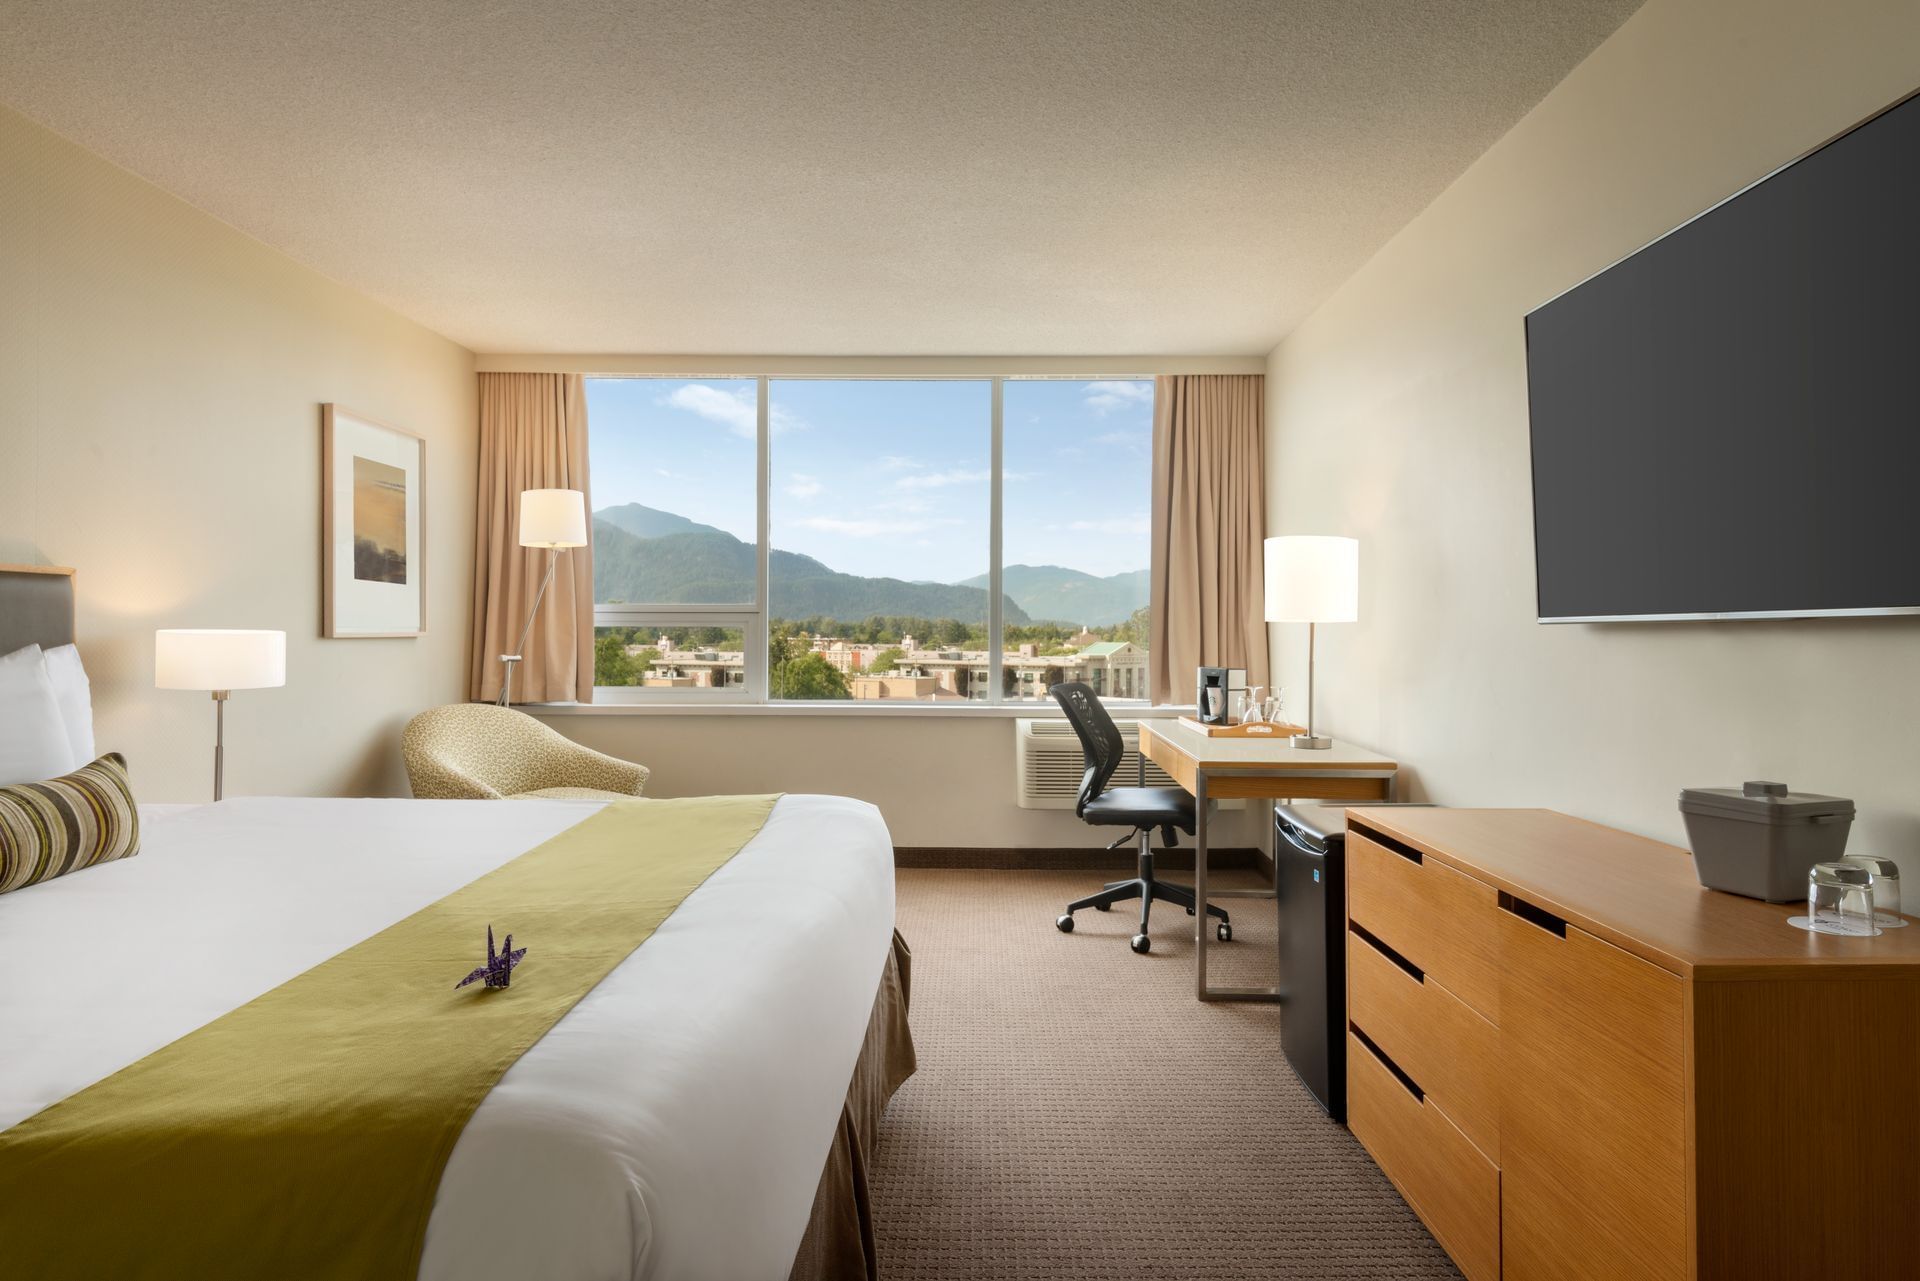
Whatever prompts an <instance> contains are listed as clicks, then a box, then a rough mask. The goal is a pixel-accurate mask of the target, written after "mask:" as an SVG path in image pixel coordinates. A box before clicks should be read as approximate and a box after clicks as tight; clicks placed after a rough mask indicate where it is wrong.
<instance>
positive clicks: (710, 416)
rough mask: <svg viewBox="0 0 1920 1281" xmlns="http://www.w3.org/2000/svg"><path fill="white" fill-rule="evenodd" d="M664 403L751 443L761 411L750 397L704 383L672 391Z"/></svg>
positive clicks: (689, 384) (691, 384) (690, 384)
mask: <svg viewBox="0 0 1920 1281" xmlns="http://www.w3.org/2000/svg"><path fill="white" fill-rule="evenodd" d="M662 403H663V404H668V405H672V406H673V407H674V408H675V409H684V410H686V411H687V412H688V413H690V414H698V415H699V416H700V417H702V418H704V419H706V420H707V421H708V422H714V423H719V424H720V425H721V426H722V427H725V428H726V429H727V430H728V431H730V432H732V433H733V434H734V435H736V436H739V437H742V438H743V439H746V440H752V439H753V438H754V433H755V423H756V420H757V419H758V412H757V411H756V410H755V409H754V404H753V400H752V399H751V398H750V395H747V394H743V395H739V396H736V395H734V394H732V393H731V392H724V391H721V390H720V389H719V388H718V387H709V386H707V384H705V383H688V384H686V385H685V386H683V387H676V388H674V389H673V394H672V395H670V396H668V397H667V398H666V399H665V401H663V402H662Z"/></svg>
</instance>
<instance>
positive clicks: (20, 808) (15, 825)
mask: <svg viewBox="0 0 1920 1281" xmlns="http://www.w3.org/2000/svg"><path fill="white" fill-rule="evenodd" d="M139 852H140V812H139V810H137V809H136V808H135V807H134V803H133V789H132V787H131V786H130V785H129V784H128V782H127V758H126V757H124V756H122V755H120V753H118V752H108V753H107V754H106V755H105V756H102V757H101V758H100V759H99V760H97V761H95V762H94V763H93V764H91V765H86V766H83V767H81V768H80V769H77V770H75V771H74V772H73V773H71V774H66V775H62V776H61V777H59V778H52V779H48V780H47V781H46V782H44V783H15V784H14V785H13V786H11V787H0V894H5V893H7V892H8V891H9V890H17V889H20V888H22V887H23V886H27V885H32V884H35V883H36V882H39V881H50V880H52V879H53V878H54V877H56V876H65V875H66V874H67V873H68V872H77V871H79V870H80V869H81V868H83V867H92V866H93V865H94V864H95V863H110V862H112V861H113V860H114V859H117V858H128V857H131V856H132V855H135V854H138V853H139Z"/></svg>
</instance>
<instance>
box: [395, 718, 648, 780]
mask: <svg viewBox="0 0 1920 1281" xmlns="http://www.w3.org/2000/svg"><path fill="white" fill-rule="evenodd" d="M400 750H401V753H402V754H403V755H404V756H405V757H406V760H407V779H408V781H409V782H411V783H412V784H413V794H414V795H415V796H417V797H420V798H421V799H423V800H443V801H444V800H475V801H480V800H505V799H512V800H520V799H523V798H527V797H550V798H562V799H579V800H607V801H617V800H620V799H622V798H624V797H629V796H638V795H640V789H641V788H643V787H645V786H646V783H647V773H648V771H647V767H646V766H644V765H635V764H633V763H632V762H630V761H623V760H620V759H618V758H617V757H613V756H607V755H604V754H603V753H600V752H596V751H594V750H593V749H591V748H587V747H582V746H580V744H578V743H576V742H574V741H573V740H572V739H570V738H568V737H566V736H565V735H563V734H559V733H556V732H555V731H553V730H551V729H548V728H547V727H546V726H545V725H542V724H541V723H540V722H539V721H537V720H535V719H533V717H531V716H528V715H527V714H526V713H525V712H516V711H514V710H513V709H512V708H509V707H495V706H494V705H493V704H491V703H456V704H454V705H452V706H450V707H436V708H434V709H433V710H431V711H426V712H422V713H420V714H419V715H418V716H416V717H414V718H413V719H412V720H410V721H408V722H407V728H406V732H405V733H404V734H402V735H401V737H400Z"/></svg>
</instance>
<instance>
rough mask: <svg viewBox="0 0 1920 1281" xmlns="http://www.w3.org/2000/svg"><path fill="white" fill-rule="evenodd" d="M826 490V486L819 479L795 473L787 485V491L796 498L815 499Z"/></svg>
mask: <svg viewBox="0 0 1920 1281" xmlns="http://www.w3.org/2000/svg"><path fill="white" fill-rule="evenodd" d="M825 488H826V486H825V485H823V484H821V483H820V481H819V478H818V477H814V476H807V475H803V474H801V473H800V472H795V473H794V474H793V477H792V479H790V480H788V481H787V483H786V491H787V492H788V493H789V494H792V495H793V496H794V497H795V498H813V497H815V496H817V495H818V494H819V493H820V491H821V490H823V489H825Z"/></svg>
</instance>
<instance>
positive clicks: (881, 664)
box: [867, 645, 906, 672]
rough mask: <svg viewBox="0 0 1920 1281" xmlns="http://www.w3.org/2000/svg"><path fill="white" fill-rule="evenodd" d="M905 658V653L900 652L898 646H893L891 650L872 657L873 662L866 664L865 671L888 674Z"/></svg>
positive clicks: (884, 650)
mask: <svg viewBox="0 0 1920 1281" xmlns="http://www.w3.org/2000/svg"><path fill="white" fill-rule="evenodd" d="M905 657H906V651H905V650H902V649H901V648H900V647H899V646H898V645H895V646H893V647H892V648H891V649H883V650H881V651H880V652H879V653H877V654H875V655H874V656H873V661H872V662H871V663H868V664H867V670H868V671H870V672H890V671H892V670H893V669H894V668H896V667H898V666H899V665H900V660H901V659H903V658H905Z"/></svg>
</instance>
